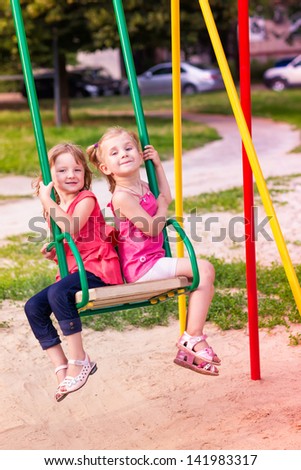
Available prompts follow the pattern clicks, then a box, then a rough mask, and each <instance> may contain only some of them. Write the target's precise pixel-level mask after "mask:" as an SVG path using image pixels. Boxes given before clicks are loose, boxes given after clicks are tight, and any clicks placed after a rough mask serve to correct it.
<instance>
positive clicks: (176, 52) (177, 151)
mask: <svg viewBox="0 0 301 470" xmlns="http://www.w3.org/2000/svg"><path fill="white" fill-rule="evenodd" d="M171 50H172V105H173V135H174V168H175V214H176V218H177V220H178V221H179V223H180V224H181V225H182V220H183V195H182V121H181V47H180V2H179V0H171ZM176 253H177V257H178V258H183V256H184V245H183V242H182V241H181V240H180V238H178V239H177V248H176ZM178 307H179V319H180V333H183V332H184V330H185V327H186V296H185V295H180V296H179V298H178Z"/></svg>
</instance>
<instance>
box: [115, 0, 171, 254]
mask: <svg viewBox="0 0 301 470" xmlns="http://www.w3.org/2000/svg"><path fill="white" fill-rule="evenodd" d="M113 7H114V11H115V17H116V23H117V28H118V32H119V38H120V44H121V49H122V53H123V59H124V64H125V69H126V73H127V78H128V82H129V88H130V92H131V98H132V103H133V108H134V113H135V117H136V123H137V128H138V134H139V138H140V142H141V146H142V149H143V148H144V147H145V145H148V144H149V143H150V142H149V136H148V132H147V128H146V123H145V118H144V112H143V107H142V102H141V97H140V91H139V87H138V82H137V76H136V70H135V65H134V60H133V54H132V49H131V45H130V39H129V34H128V30H127V26H126V21H125V16H124V10H123V5H122V1H121V0H113ZM145 168H146V173H147V177H148V181H149V187H150V190H151V191H152V193H153V194H154V195H155V197H158V195H159V189H158V182H157V178H156V172H155V169H154V165H153V163H152V162H151V161H149V160H148V161H146V162H145ZM163 235H164V240H165V241H164V249H165V252H166V256H171V251H170V246H169V243H168V241H167V234H166V230H165V229H164V231H163Z"/></svg>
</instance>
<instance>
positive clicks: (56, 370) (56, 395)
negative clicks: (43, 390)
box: [54, 364, 68, 401]
mask: <svg viewBox="0 0 301 470" xmlns="http://www.w3.org/2000/svg"><path fill="white" fill-rule="evenodd" d="M63 369H68V364H62V365H61V366H58V367H56V369H54V372H55V373H56V374H57V373H58V372H59V371H60V370H63ZM64 380H65V379H64ZM64 380H63V381H64ZM63 381H62V382H61V383H60V384H59V385H58V387H57V390H56V393H55V399H56V401H62V400H64V398H66V396H67V395H63V394H62V393H60V386H61V385H62V383H63Z"/></svg>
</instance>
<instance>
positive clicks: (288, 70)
mask: <svg viewBox="0 0 301 470" xmlns="http://www.w3.org/2000/svg"><path fill="white" fill-rule="evenodd" d="M263 82H264V84H265V85H266V86H267V87H268V88H271V89H272V90H274V91H282V90H284V89H285V88H293V87H300V86H301V55H298V56H296V57H294V58H291V57H290V58H286V59H281V61H278V62H276V64H275V65H274V67H271V68H269V69H267V70H266V71H265V72H264V74H263Z"/></svg>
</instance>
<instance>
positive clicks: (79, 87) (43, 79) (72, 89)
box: [21, 72, 98, 99]
mask: <svg viewBox="0 0 301 470" xmlns="http://www.w3.org/2000/svg"><path fill="white" fill-rule="evenodd" d="M34 82H35V87H36V92H37V96H38V98H41V99H44V98H53V96H54V73H53V72H46V73H39V74H35V75H34ZM68 86H69V96H70V97H71V98H74V97H85V96H93V95H97V93H98V89H97V87H96V86H95V85H93V87H89V86H88V83H86V82H85V81H84V80H83V79H82V75H81V74H80V73H73V72H72V73H68ZM21 93H22V95H23V96H24V97H26V96H27V93H26V87H25V84H24V83H23V85H22V88H21Z"/></svg>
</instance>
